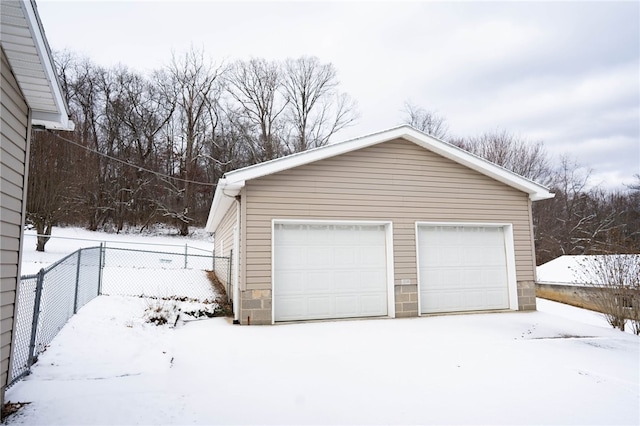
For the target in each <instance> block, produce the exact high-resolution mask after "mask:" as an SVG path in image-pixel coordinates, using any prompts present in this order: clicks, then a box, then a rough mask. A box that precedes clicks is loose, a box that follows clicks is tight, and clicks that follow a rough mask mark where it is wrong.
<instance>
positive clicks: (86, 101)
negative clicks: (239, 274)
mask: <svg viewBox="0 0 640 426" xmlns="http://www.w3.org/2000/svg"><path fill="white" fill-rule="evenodd" d="M55 59H56V65H57V67H58V72H59V75H60V80H61V84H62V86H63V87H62V89H63V91H64V93H66V100H67V103H68V105H69V108H70V113H71V117H72V120H73V121H74V123H75V125H76V128H75V131H74V132H72V133H69V132H43V131H38V130H37V129H36V130H35V131H34V133H33V137H32V151H31V158H30V162H31V172H30V182H29V197H28V207H27V210H28V220H29V221H30V222H31V223H32V224H33V225H34V226H35V227H36V229H37V231H38V233H39V234H43V235H48V234H49V232H50V229H51V226H52V225H54V224H57V223H66V224H74V225H82V226H86V227H87V228H88V229H90V230H97V229H104V228H107V229H114V230H115V231H117V232H119V231H121V230H122V229H123V228H124V227H126V226H132V227H141V228H144V227H147V226H149V225H150V224H152V223H158V222H164V223H168V224H171V225H173V226H175V227H176V228H177V229H178V230H179V232H180V234H181V235H186V234H188V232H189V226H190V225H194V224H195V225H199V226H202V225H204V222H205V221H206V218H207V215H208V212H209V207H210V205H211V200H212V196H213V191H214V189H215V186H214V184H215V182H217V181H218V178H220V177H221V176H222V175H223V174H224V173H225V172H227V171H229V170H233V169H236V168H239V167H243V166H247V165H250V164H255V163H259V162H263V161H266V160H270V159H273V158H277V157H281V156H283V155H287V154H291V153H294V152H299V151H304V150H306V149H309V148H313V147H317V146H322V145H325V144H326V143H327V142H328V140H329V138H330V137H331V135H333V134H334V133H335V132H337V131H338V130H340V129H342V128H343V127H345V126H346V125H348V124H350V123H351V122H352V121H353V120H354V119H355V118H356V115H357V113H356V110H355V104H354V102H353V101H352V100H351V99H350V98H349V97H348V96H347V95H346V94H344V93H341V92H340V91H339V88H338V80H337V75H336V70H335V68H334V67H333V65H332V64H329V63H322V62H321V61H320V60H319V59H318V58H315V57H300V58H297V59H288V60H286V61H283V62H275V61H267V60H265V59H251V60H247V61H237V62H234V63H231V64H214V63H213V62H212V61H210V60H209V59H207V57H206V56H205V55H204V53H203V52H201V51H197V50H193V49H192V50H191V51H189V52H187V53H186V54H184V55H183V56H180V57H175V56H174V58H173V60H172V61H171V62H170V63H169V64H168V65H167V66H165V67H163V68H162V69H159V70H157V71H154V72H152V73H150V74H141V73H138V72H135V71H132V70H130V69H127V68H125V67H114V68H104V67H100V66H97V65H96V64H94V63H93V62H92V61H91V60H89V59H88V58H82V57H78V56H76V55H74V54H71V53H68V52H63V53H59V54H56V55H55ZM64 139H66V140H64ZM41 243H42V247H39V248H44V244H45V243H46V238H43V239H41Z"/></svg>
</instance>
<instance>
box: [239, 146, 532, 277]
mask: <svg viewBox="0 0 640 426" xmlns="http://www.w3.org/2000/svg"><path fill="white" fill-rule="evenodd" d="M245 190H246V196H245V197H243V201H244V203H246V211H247V214H246V251H245V254H246V258H245V259H246V264H245V265H243V266H245V267H246V288H247V289H269V288H270V287H271V221H272V219H325V220H382V221H386V220H392V221H393V234H394V240H393V244H394V247H393V249H394V257H395V261H394V269H395V271H394V272H395V284H396V285H397V284H400V281H401V280H402V279H407V278H408V279H410V280H411V283H416V280H417V269H416V245H415V223H416V221H428V222H489V223H512V224H513V233H514V242H515V256H516V274H517V280H518V281H520V280H533V271H534V262H533V258H532V251H531V247H532V240H531V239H532V235H531V227H530V216H529V199H528V196H527V194H525V193H523V192H520V191H518V190H516V189H513V188H511V187H509V186H507V185H505V184H503V183H500V182H498V181H496V180H493V179H491V178H489V177H486V176H484V175H482V174H480V173H478V172H475V171H473V170H471V169H469V168H467V167H464V166H462V165H459V164H457V163H455V162H453V161H451V160H448V159H446V158H443V157H441V156H439V155H437V154H434V153H432V152H430V151H428V150H425V149H424V148H421V147H419V146H417V145H415V144H413V143H411V142H408V141H405V140H395V141H390V142H386V143H382V144H379V145H375V146H372V147H368V148H364V149H361V150H358V151H354V152H351V153H347V154H343V155H340V156H337V157H333V158H329V159H325V160H321V161H317V162H315V163H311V164H307V165H304V166H300V167H297V168H294V169H291V170H287V171H283V172H280V173H276V174H273V175H270V176H265V177H262V178H259V179H255V180H251V181H248V182H247V184H246V187H245Z"/></svg>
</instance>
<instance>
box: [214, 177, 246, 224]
mask: <svg viewBox="0 0 640 426" xmlns="http://www.w3.org/2000/svg"><path fill="white" fill-rule="evenodd" d="M244 185H245V181H241V182H234V183H229V182H228V181H227V180H226V179H225V178H224V177H223V178H221V179H219V180H218V184H217V186H216V191H215V193H214V195H213V202H212V203H211V210H209V218H208V219H207V225H206V226H205V230H206V231H207V232H215V231H216V229H217V228H218V225H220V222H222V219H223V218H224V215H225V214H226V213H227V211H229V209H230V208H231V206H232V205H233V203H234V201H235V200H236V196H237V195H238V194H240V191H241V190H242V188H243V187H244Z"/></svg>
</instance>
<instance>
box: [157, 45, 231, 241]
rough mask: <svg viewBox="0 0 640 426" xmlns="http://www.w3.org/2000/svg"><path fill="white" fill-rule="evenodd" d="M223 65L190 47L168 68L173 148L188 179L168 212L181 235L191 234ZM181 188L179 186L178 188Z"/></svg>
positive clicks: (176, 187)
mask: <svg viewBox="0 0 640 426" xmlns="http://www.w3.org/2000/svg"><path fill="white" fill-rule="evenodd" d="M223 72H224V67H223V66H222V65H218V66H216V65H214V64H213V63H212V62H211V61H210V60H208V59H206V58H205V55H204V53H203V52H202V51H197V50H195V49H193V48H192V49H191V50H190V51H189V52H187V53H186V54H185V55H184V56H183V57H182V58H176V57H175V56H174V57H173V60H172V62H171V64H170V65H169V67H168V68H167V73H168V76H169V81H168V84H167V85H165V93H168V94H170V96H174V98H173V99H174V102H175V105H176V113H177V114H176V115H175V119H176V120H178V123H179V124H178V125H177V126H175V129H177V130H178V131H179V134H177V135H174V138H175V139H174V140H173V143H174V146H175V148H174V149H177V150H178V151H179V152H180V171H179V174H180V177H181V178H182V179H184V180H185V182H183V184H182V185H181V186H178V185H171V186H170V187H173V188H174V192H175V196H176V199H177V201H178V203H177V208H175V209H167V210H166V211H165V215H167V216H170V217H172V218H174V219H176V220H177V221H178V223H179V231H180V234H181V235H187V234H188V233H189V224H190V223H191V222H192V221H193V213H194V211H193V210H194V208H195V190H196V189H195V188H194V184H193V183H192V182H193V181H195V180H196V179H197V178H198V174H199V173H200V172H201V171H200V170H199V160H200V159H201V158H202V157H201V155H202V154H204V152H203V147H204V145H205V140H206V139H207V137H208V136H209V135H210V133H212V132H213V128H214V127H215V125H216V119H215V117H216V116H215V114H214V112H213V110H214V109H215V108H216V104H217V103H218V101H219V98H220V93H221V90H222V88H221V85H220V82H221V78H220V77H221V75H222V74H223ZM178 188H179V189H178Z"/></svg>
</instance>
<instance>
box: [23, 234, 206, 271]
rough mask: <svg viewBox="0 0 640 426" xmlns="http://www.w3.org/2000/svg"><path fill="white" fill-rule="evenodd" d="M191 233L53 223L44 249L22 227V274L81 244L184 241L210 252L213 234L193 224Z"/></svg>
mask: <svg viewBox="0 0 640 426" xmlns="http://www.w3.org/2000/svg"><path fill="white" fill-rule="evenodd" d="M192 231H193V232H192V234H190V235H188V236H186V237H181V236H179V235H167V234H166V232H168V231H167V230H159V231H157V232H153V233H148V232H147V233H143V234H141V233H121V234H115V233H106V232H98V231H97V232H92V231H87V230H86V229H82V228H75V227H54V228H53V231H52V238H51V239H50V240H49V242H47V244H46V246H45V252H44V253H41V252H37V251H36V232H35V230H28V231H25V235H24V237H25V238H24V244H23V249H22V271H21V274H22V275H29V274H36V273H38V271H39V270H40V269H42V268H45V267H47V266H49V265H51V264H52V263H54V262H56V261H58V260H60V259H62V258H63V257H64V256H66V255H68V254H70V253H73V252H74V251H76V250H78V249H79V248H82V247H97V246H99V245H100V243H103V244H105V246H106V247H117V248H125V249H138V250H154V251H161V252H170V253H184V250H185V244H187V245H188V246H189V249H190V250H191V251H190V253H194V254H205V255H211V253H212V252H213V238H212V237H211V235H210V234H209V233H207V232H205V231H204V230H203V229H199V228H194V229H192Z"/></svg>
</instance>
